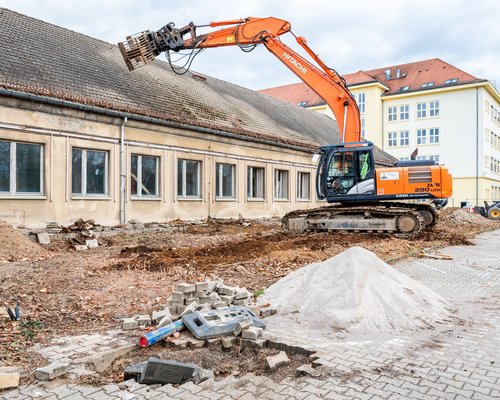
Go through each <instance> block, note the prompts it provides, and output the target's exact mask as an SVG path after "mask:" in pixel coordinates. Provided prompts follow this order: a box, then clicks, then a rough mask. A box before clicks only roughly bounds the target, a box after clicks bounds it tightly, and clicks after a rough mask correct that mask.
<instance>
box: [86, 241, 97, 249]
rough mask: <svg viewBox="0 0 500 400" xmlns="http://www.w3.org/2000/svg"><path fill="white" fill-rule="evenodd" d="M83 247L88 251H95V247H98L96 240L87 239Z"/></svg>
mask: <svg viewBox="0 0 500 400" xmlns="http://www.w3.org/2000/svg"><path fill="white" fill-rule="evenodd" d="M85 245H86V246H87V247H88V248H89V249H95V248H96V247H99V243H98V242H97V239H87V240H86V241H85Z"/></svg>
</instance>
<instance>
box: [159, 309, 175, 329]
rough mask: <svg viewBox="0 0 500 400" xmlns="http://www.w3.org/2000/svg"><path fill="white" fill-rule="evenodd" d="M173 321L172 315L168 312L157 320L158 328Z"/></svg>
mask: <svg viewBox="0 0 500 400" xmlns="http://www.w3.org/2000/svg"><path fill="white" fill-rule="evenodd" d="M172 322H173V317H172V314H170V312H169V313H168V314H167V315H165V316H164V317H163V318H162V319H161V320H160V321H159V322H158V328H163V327H164V326H167V325H170V324H171V323H172Z"/></svg>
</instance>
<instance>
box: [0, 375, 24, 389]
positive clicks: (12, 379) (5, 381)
mask: <svg viewBox="0 0 500 400" xmlns="http://www.w3.org/2000/svg"><path fill="white" fill-rule="evenodd" d="M19 377H20V374H19V372H1V371H0V390H2V389H8V388H15V387H18V386H19Z"/></svg>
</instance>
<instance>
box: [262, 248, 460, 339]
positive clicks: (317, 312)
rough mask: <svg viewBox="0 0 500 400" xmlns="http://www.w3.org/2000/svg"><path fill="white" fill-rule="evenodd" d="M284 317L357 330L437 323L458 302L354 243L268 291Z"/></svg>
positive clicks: (317, 325)
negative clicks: (448, 300) (442, 295)
mask: <svg viewBox="0 0 500 400" xmlns="http://www.w3.org/2000/svg"><path fill="white" fill-rule="evenodd" d="M263 301H266V302H267V301H269V302H270V303H271V304H272V305H273V306H276V307H277V309H278V314H279V316H280V318H284V319H288V320H290V321H292V322H295V323H298V324H300V325H301V326H303V327H304V328H305V329H307V328H309V329H314V330H315V331H318V330H319V331H324V332H328V333H333V332H336V331H337V332H339V331H345V332H350V333H356V334H365V333H388V332H393V331H408V330H409V331H413V330H418V329H422V328H427V327H432V326H433V325H434V324H435V323H436V322H437V321H439V320H442V319H443V318H446V317H447V316H448V315H449V312H450V310H451V309H452V308H453V306H452V305H451V304H450V303H448V302H447V301H446V300H444V299H443V298H442V297H441V296H439V295H438V294H436V293H435V292H433V291H432V290H431V289H429V288H428V287H426V286H424V285H423V284H421V283H420V282H418V281H415V280H413V279H411V278H409V277H408V276H406V275H404V274H402V273H400V272H398V271H396V270H395V269H394V268H392V267H391V266H390V265H388V264H386V263H385V262H384V261H382V260H381V259H379V258H378V257H377V256H376V255H375V254H374V253H372V252H370V251H368V250H365V249H363V248H361V247H352V248H350V249H348V250H346V251H344V252H342V253H340V254H338V255H337V256H335V257H332V258H329V259H328V260H326V261H323V262H319V263H314V264H310V265H307V266H305V267H303V268H301V269H299V270H297V271H294V272H292V273H291V274H289V275H288V276H286V277H285V278H283V279H281V280H279V281H278V282H276V283H275V284H274V285H271V286H270V287H269V288H268V289H267V290H266V291H265V293H264V297H263Z"/></svg>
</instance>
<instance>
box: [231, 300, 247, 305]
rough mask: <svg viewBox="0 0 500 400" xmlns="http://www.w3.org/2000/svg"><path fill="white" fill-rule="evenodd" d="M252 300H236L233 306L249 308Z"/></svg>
mask: <svg viewBox="0 0 500 400" xmlns="http://www.w3.org/2000/svg"><path fill="white" fill-rule="evenodd" d="M250 301H251V300H250V299H240V300H234V301H233V304H234V305H235V306H248V304H249V303H250Z"/></svg>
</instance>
